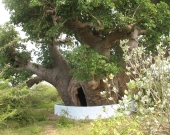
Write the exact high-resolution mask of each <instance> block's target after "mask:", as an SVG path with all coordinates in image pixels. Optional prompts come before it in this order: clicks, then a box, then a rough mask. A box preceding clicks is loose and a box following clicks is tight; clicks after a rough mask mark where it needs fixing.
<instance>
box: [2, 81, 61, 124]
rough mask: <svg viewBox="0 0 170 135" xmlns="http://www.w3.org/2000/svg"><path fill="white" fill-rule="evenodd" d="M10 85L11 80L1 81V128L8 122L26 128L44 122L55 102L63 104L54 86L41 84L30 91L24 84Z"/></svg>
mask: <svg viewBox="0 0 170 135" xmlns="http://www.w3.org/2000/svg"><path fill="white" fill-rule="evenodd" d="M9 84H10V83H9V80H6V81H4V80H2V79H1V81H0V107H1V110H0V114H1V116H0V126H2V125H5V123H6V124H7V125H8V122H9V123H11V122H15V123H16V126H17V125H18V126H21V125H22V126H25V125H27V124H31V123H34V122H35V121H44V120H46V118H45V116H44V115H45V113H46V111H47V110H51V108H53V105H54V103H55V102H57V101H58V102H61V99H60V98H59V96H58V95H57V93H56V90H55V88H54V87H52V86H48V85H45V84H44V85H43V84H40V85H37V86H34V87H33V88H32V89H28V88H27V87H26V86H24V85H23V84H20V85H18V86H15V87H12V86H10V85H9ZM38 108H46V109H47V110H46V109H44V110H38Z"/></svg>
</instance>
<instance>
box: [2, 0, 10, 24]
mask: <svg viewBox="0 0 170 135" xmlns="http://www.w3.org/2000/svg"><path fill="white" fill-rule="evenodd" d="M9 18H10V15H9V12H8V11H6V10H5V8H4V5H3V4H2V0H0V24H4V23H5V22H7V21H9Z"/></svg>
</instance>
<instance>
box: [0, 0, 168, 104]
mask: <svg viewBox="0 0 170 135" xmlns="http://www.w3.org/2000/svg"><path fill="white" fill-rule="evenodd" d="M4 4H5V7H6V9H7V10H8V11H9V12H10V15H11V18H10V19H11V23H12V24H13V25H14V26H15V25H18V26H21V27H22V28H23V31H24V32H26V34H27V36H28V40H29V41H32V42H34V43H35V44H36V47H37V48H39V52H37V53H36V55H37V56H38V60H39V63H34V62H32V61H31V56H30V52H28V51H26V50H24V49H25V44H26V43H23V40H21V39H20V38H19V37H18V35H17V32H15V31H14V28H13V26H9V24H7V25H4V26H1V29H0V38H1V39H0V45H1V52H2V53H1V60H0V61H1V69H4V70H5V71H4V77H6V78H8V77H9V74H10V75H12V76H15V80H17V81H14V83H18V82H19V81H21V80H24V79H29V80H28V81H27V85H28V86H29V87H31V86H33V85H34V84H35V83H39V82H41V81H42V80H44V81H47V82H49V83H50V84H52V85H53V86H54V87H55V88H56V89H57V91H58V93H59V95H60V96H61V98H62V100H63V102H64V103H65V105H74V106H86V105H87V106H95V105H106V104H109V103H117V102H118V99H117V98H115V99H113V100H112V102H108V100H107V99H106V98H104V97H102V96H101V94H100V93H101V92H102V91H104V90H106V89H107V86H106V84H105V83H104V82H103V79H104V77H106V76H108V75H109V74H114V78H113V82H114V87H116V89H117V90H118V95H119V98H121V96H123V94H124V90H125V89H127V88H126V83H127V82H128V81H129V78H128V77H127V75H126V74H125V69H124V67H125V64H124V61H123V51H122V49H121V44H120V41H122V40H127V41H128V42H127V45H128V46H129V47H130V49H133V48H137V47H138V46H140V45H143V46H145V47H146V49H147V50H150V51H152V50H154V48H155V46H156V45H157V44H158V43H159V42H161V39H162V38H161V37H166V36H169V30H170V21H169V20H170V10H169V9H170V7H169V4H170V3H169V1H168V0H162V1H160V0H105V1H104V0H5V1H4ZM62 35H65V38H62V37H63V36H62ZM76 43H77V45H76ZM71 44H72V45H73V46H74V48H75V49H72V50H71V51H69V52H68V51H67V52H64V51H63V50H62V49H61V46H62V45H65V46H71ZM27 46H30V44H28V45H27ZM7 63H8V66H6V64H7ZM5 67H6V68H5ZM33 74H35V75H36V77H34V78H30V77H31V76H32V75H33ZM114 94H115V93H114V92H112V96H113V97H114Z"/></svg>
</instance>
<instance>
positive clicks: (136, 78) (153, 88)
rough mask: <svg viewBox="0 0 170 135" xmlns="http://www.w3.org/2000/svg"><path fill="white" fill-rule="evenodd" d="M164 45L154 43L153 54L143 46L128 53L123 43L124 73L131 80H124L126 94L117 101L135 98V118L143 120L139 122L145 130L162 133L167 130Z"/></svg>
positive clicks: (169, 80)
mask: <svg viewBox="0 0 170 135" xmlns="http://www.w3.org/2000/svg"><path fill="white" fill-rule="evenodd" d="M164 49H165V48H164V47H162V46H161V45H158V46H157V53H156V54H155V56H154V55H153V54H152V53H150V54H145V51H146V50H145V48H144V47H140V48H138V49H134V50H133V51H132V52H131V53H129V51H128V47H124V51H125V54H124V58H125V60H126V69H127V75H129V76H130V77H131V78H133V80H131V81H130V82H129V83H128V84H127V85H128V91H126V94H127V95H125V96H124V98H123V101H121V102H120V103H125V104H129V102H130V101H131V100H134V101H135V102H136V103H135V108H137V110H136V111H137V114H138V115H137V116H136V119H137V120H142V121H144V122H142V126H143V128H144V129H145V130H146V131H147V132H148V134H155V133H159V134H163V133H165V134H166V133H169V130H170V124H169V123H170V121H169V110H170V106H169V104H170V100H169V99H170V77H169V74H170V66H169V65H170V56H169V54H170V53H169V51H168V55H167V56H166V55H165V51H164ZM153 62H154V63H153Z"/></svg>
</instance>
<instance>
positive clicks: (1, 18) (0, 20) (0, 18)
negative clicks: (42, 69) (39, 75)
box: [0, 0, 36, 61]
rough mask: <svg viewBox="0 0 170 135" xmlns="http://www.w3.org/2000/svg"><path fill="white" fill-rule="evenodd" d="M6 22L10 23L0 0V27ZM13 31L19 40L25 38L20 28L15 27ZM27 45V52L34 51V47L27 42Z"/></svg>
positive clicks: (7, 13)
mask: <svg viewBox="0 0 170 135" xmlns="http://www.w3.org/2000/svg"><path fill="white" fill-rule="evenodd" d="M8 21H10V14H9V12H8V11H7V10H6V9H5V7H4V4H2V0H0V25H3V24H4V23H5V22H8ZM15 29H16V30H17V31H18V32H19V34H20V36H21V38H26V36H25V33H24V32H23V31H22V28H21V27H16V28H15ZM27 44H28V45H27V49H28V50H32V49H36V48H35V46H34V45H32V44H31V43H29V42H28V43H27ZM33 57H34V58H33V61H35V56H33Z"/></svg>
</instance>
